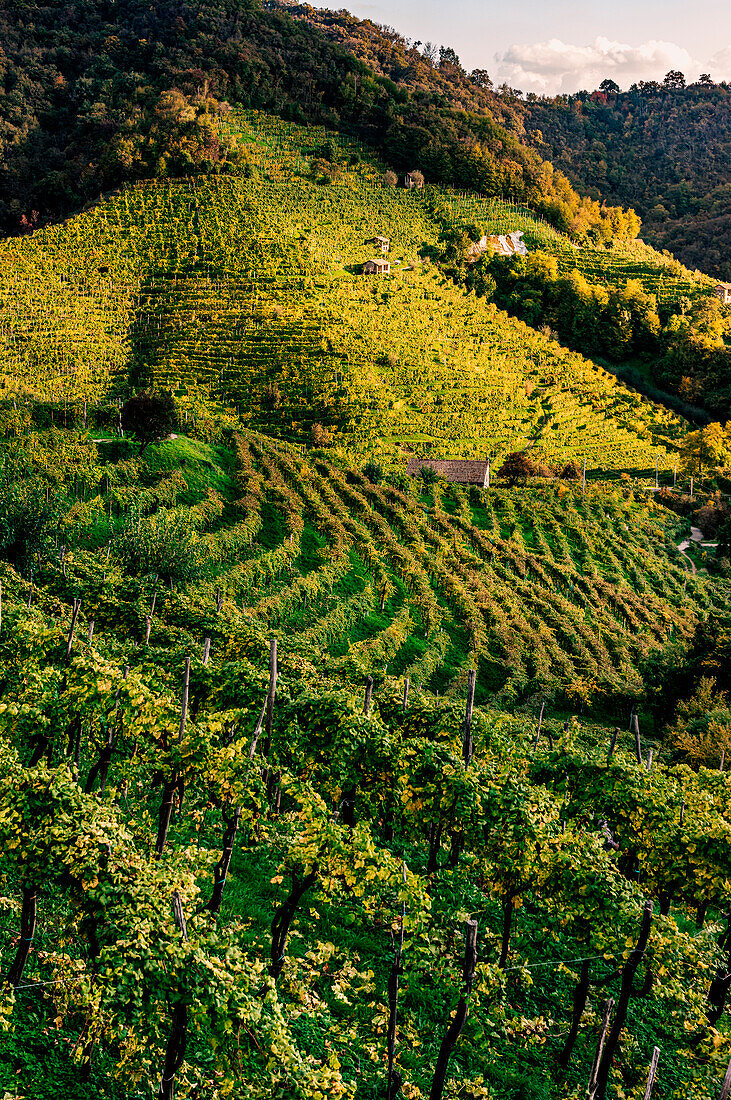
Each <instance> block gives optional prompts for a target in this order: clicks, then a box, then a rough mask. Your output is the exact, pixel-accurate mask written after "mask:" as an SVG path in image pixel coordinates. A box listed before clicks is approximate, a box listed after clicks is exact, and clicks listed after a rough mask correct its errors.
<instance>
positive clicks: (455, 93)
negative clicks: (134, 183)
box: [0, 0, 639, 238]
mask: <svg viewBox="0 0 731 1100" xmlns="http://www.w3.org/2000/svg"><path fill="white" fill-rule="evenodd" d="M0 41H2V48H3V54H2V59H1V60H2V68H1V70H0V71H1V73H2V79H3V80H4V93H5V94H4V95H3V96H2V97H1V98H0V154H1V158H2V177H1V180H2V203H1V204H0V225H1V226H2V227H3V228H4V229H5V231H6V232H18V231H23V230H27V229H29V228H32V227H34V226H35V225H37V224H39V223H42V222H44V221H46V220H47V219H48V218H54V217H58V216H59V215H63V214H66V213H68V212H69V211H72V210H75V209H78V208H79V206H80V205H81V203H82V202H83V201H84V200H88V199H92V198H96V197H97V196H98V194H99V191H100V190H103V189H107V188H109V187H113V186H116V185H117V184H118V183H119V182H121V181H123V180H129V179H140V178H150V177H160V176H178V175H183V176H185V175H188V174H190V172H201V173H207V174H216V173H220V172H221V171H227V170H231V169H233V170H235V169H236V168H237V164H236V161H237V155H236V151H235V149H231V148H229V146H228V145H227V143H226V142H225V141H223V142H222V140H221V136H220V133H219V132H218V131H217V129H216V127H215V126H213V125H212V119H213V118H215V117H216V116H217V115H218V113H219V112H220V110H221V104H229V105H232V106H239V107H246V108H251V107H255V108H258V109H261V110H267V111H269V112H271V113H273V114H279V115H280V116H283V117H285V118H288V119H294V120H298V121H307V122H314V123H319V124H324V125H327V126H329V127H330V128H332V129H338V130H341V131H343V132H345V133H348V134H350V135H351V136H353V137H357V138H359V139H362V140H365V141H368V142H370V143H371V144H373V145H374V146H376V147H377V148H379V149H380V150H381V152H382V154H383V156H384V157H385V158H386V159H387V160H388V162H389V163H390V164H391V166H392V167H394V168H396V169H400V170H404V169H405V170H408V169H411V168H414V167H416V166H417V165H418V166H420V167H421V169H422V171H424V172H425V173H426V174H427V175H428V178H429V179H430V180H431V181H441V182H443V183H451V184H455V185H456V186H458V187H476V188H479V189H480V190H481V191H483V192H485V193H487V194H491V195H498V196H502V197H505V198H510V199H513V200H516V201H519V202H529V203H530V204H531V205H532V206H534V207H536V208H537V209H539V210H540V211H541V212H542V213H543V214H545V215H546V216H547V217H549V218H550V219H551V220H552V221H554V222H556V224H558V225H559V226H560V228H561V229H564V230H570V231H572V232H577V233H579V234H581V235H584V234H586V233H587V232H590V233H591V234H593V235H596V236H598V237H600V238H608V237H610V236H612V235H619V236H633V235H636V233H637V230H638V226H639V223H638V221H637V218H636V217H635V216H634V215H632V214H630V213H627V212H625V211H622V210H620V209H618V208H617V209H611V210H610V209H603V208H602V207H601V205H600V204H599V203H597V202H592V201H591V200H588V199H580V198H579V196H578V195H577V193H576V192H575V191H574V190H573V189H572V188H571V186H570V185H569V184H568V182H567V180H566V179H565V177H563V176H562V175H561V174H560V173H557V172H554V171H553V170H552V168H551V166H550V165H548V164H545V163H544V162H542V161H541V159H540V157H539V155H538V154H537V153H536V152H535V150H534V149H532V148H530V147H529V146H528V145H527V144H525V143H524V142H522V141H521V140H520V136H519V134H517V133H516V132H514V131H513V130H512V129H510V128H506V126H505V125H503V120H502V115H503V113H504V112H503V110H502V108H501V107H500V106H499V104H496V103H495V102H493V100H495V99H496V97H491V96H490V95H489V94H488V93H487V92H486V91H482V90H481V89H480V87H479V86H478V85H479V79H478V78H475V80H473V79H471V78H467V76H466V75H465V74H464V73H463V72H462V71H461V68H460V67H459V65H456V66H455V67H454V73H451V71H450V65H451V62H450V60H449V59H447V60H446V62H444V64H442V63H439V66H438V68H439V72H438V75H436V74H432V70H434V69H435V64H436V62H434V61H432V60H424V59H423V58H422V55H421V54H420V53H419V51H418V50H416V49H410V50H409V51H408V58H409V60H408V63H407V64H406V66H405V67H404V66H402V67H401V68H402V72H401V75H400V76H397V74H395V73H394V74H393V77H394V78H393V79H392V78H391V77H390V76H389V77H386V76H384V75H382V74H381V72H380V71H374V69H372V68H371V67H370V66H369V65H368V64H367V63H366V62H364V61H362V60H360V59H359V58H358V56H356V55H355V54H354V53H353V52H352V51H351V50H349V49H348V48H347V46H346V45H345V44H341V43H340V42H338V41H334V40H333V38H332V37H331V36H330V35H328V34H326V33H325V32H324V31H323V29H322V28H320V27H318V26H315V25H313V24H312V23H311V22H309V21H307V20H304V19H300V18H294V17H293V16H292V15H291V14H290V13H289V12H288V11H287V10H286V9H285V8H283V7H280V6H275V7H271V8H268V9H266V10H265V9H264V8H263V7H261V6H260V5H259V4H258V3H256V2H255V0H159V2H156V3H155V4H150V3H149V2H145V0H102V2H101V3H99V2H97V0H69V2H67V3H65V4H64V5H63V7H62V8H61V9H59V7H58V5H56V4H41V3H31V4H29V3H28V2H27V0H11V2H10V3H8V4H4V5H3V8H2V12H0ZM411 64H413V65H414V66H415V71H416V79H415V80H412V79H411V77H410V75H409V65H411ZM425 80H426V86H425ZM446 93H448V94H446ZM224 110H225V108H224ZM505 121H508V122H509V120H508V119H506V120H505Z"/></svg>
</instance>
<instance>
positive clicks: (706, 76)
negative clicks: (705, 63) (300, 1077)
mask: <svg viewBox="0 0 731 1100" xmlns="http://www.w3.org/2000/svg"><path fill="white" fill-rule="evenodd" d="M698 83H699V84H703V85H705V86H706V87H707V86H708V85H711V84H713V81H712V79H711V74H710V73H701V75H700V76H699V77H698Z"/></svg>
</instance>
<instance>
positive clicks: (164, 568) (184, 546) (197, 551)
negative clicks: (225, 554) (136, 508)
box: [114, 510, 205, 581]
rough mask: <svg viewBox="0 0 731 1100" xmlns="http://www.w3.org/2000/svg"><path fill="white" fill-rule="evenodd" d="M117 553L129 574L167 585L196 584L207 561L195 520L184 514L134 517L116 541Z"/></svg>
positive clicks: (175, 512)
mask: <svg viewBox="0 0 731 1100" xmlns="http://www.w3.org/2000/svg"><path fill="white" fill-rule="evenodd" d="M114 553H115V556H116V557H117V559H118V561H119V562H120V564H121V565H122V567H123V568H124V569H125V570H126V571H127V572H128V573H131V574H132V575H138V576H147V575H150V574H157V576H159V577H161V578H162V579H163V580H165V581H170V580H173V581H191V580H194V579H195V578H196V577H198V576H200V575H201V573H202V572H203V566H204V561H205V559H204V554H203V547H202V544H201V541H200V539H199V537H198V532H197V530H196V524H195V520H194V519H193V518H192V517H191V516H190V515H189V514H188V513H187V512H185V511H181V510H174V511H173V510H169V511H161V512H156V513H155V514H154V515H152V516H142V517H140V516H139V515H137V516H135V515H132V516H131V517H130V519H129V521H128V522H127V524H126V525H125V527H123V529H122V530H121V531H120V532H119V534H118V535H117V536H116V538H115V539H114Z"/></svg>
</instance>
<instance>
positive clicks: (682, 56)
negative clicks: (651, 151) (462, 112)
mask: <svg viewBox="0 0 731 1100" xmlns="http://www.w3.org/2000/svg"><path fill="white" fill-rule="evenodd" d="M316 6H318V7H326V8H332V9H333V10H339V9H340V8H343V7H346V8H347V10H348V11H351V12H352V13H353V14H354V15H357V16H359V17H360V18H362V19H372V20H373V21H374V22H376V23H385V24H387V25H388V26H391V27H395V29H396V30H398V31H400V32H401V34H403V35H404V36H405V37H407V38H411V39H416V40H421V41H422V42H434V43H436V45H438V46H442V45H443V46H451V47H452V48H453V49H454V50H456V51H457V53H458V55H459V57H460V59H461V61H462V64H463V65H464V66H465V68H466V69H468V70H471V69H476V68H480V69H487V71H488V73H489V74H490V76H491V77H492V79H493V81H494V83H495V84H496V85H497V84H502V83H503V82H507V83H508V84H509V85H510V86H511V87H513V88H520V89H521V90H522V91H524V92H537V93H538V94H539V95H541V94H543V95H555V94H557V93H559V92H576V91H579V90H581V89H587V90H593V89H594V88H596V87H597V86H598V85H599V84H600V83H601V81H602V80H604V79H605V78H607V77H608V78H611V79H612V80H615V81H616V82H617V84H619V86H620V87H621V88H623V89H625V88H628V87H629V86H630V84H633V83H635V82H636V81H639V80H658V79H659V80H661V79H662V78H663V76H664V75H665V73H666V72H668V70H670V69H679V70H680V71H681V72H683V73H684V74H685V76H686V79H687V80H688V81H691V80H695V79H697V77H698V76H699V75H700V73H710V74H711V76H712V77H713V79H714V80H731V3H729V0H724V2H721V0H605V2H604V3H598V2H597V0H588V2H587V0H585V2H583V3H578V2H576V0H573V2H570V0H520V2H516V0H347V2H346V3H343V0H316Z"/></svg>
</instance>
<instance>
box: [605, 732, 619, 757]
mask: <svg viewBox="0 0 731 1100" xmlns="http://www.w3.org/2000/svg"><path fill="white" fill-rule="evenodd" d="M618 737H619V726H615V727H614V729H613V731H612V736H611V739H610V741H609V751H608V753H607V764H608V763H609V761H610V760H611V759H612V757H613V756H614V750H615V749H616V747H617V738H618Z"/></svg>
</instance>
